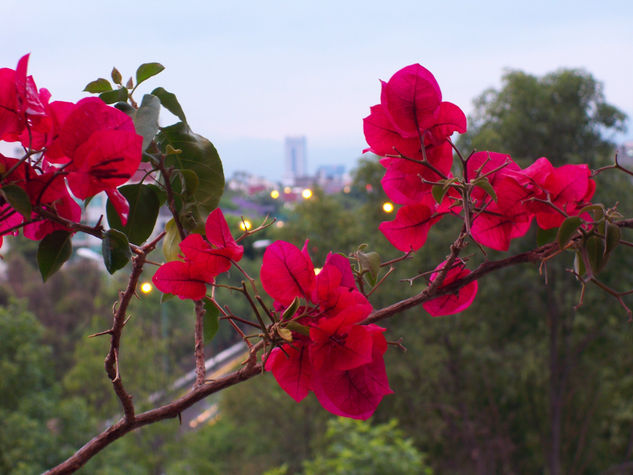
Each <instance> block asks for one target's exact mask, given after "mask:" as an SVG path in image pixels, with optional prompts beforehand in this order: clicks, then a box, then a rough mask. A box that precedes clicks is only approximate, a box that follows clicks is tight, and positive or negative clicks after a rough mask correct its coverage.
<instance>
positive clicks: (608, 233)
mask: <svg viewBox="0 0 633 475" xmlns="http://www.w3.org/2000/svg"><path fill="white" fill-rule="evenodd" d="M621 237H622V231H620V226H618V225H617V224H613V223H607V226H606V228H605V233H604V254H605V255H607V254H610V253H611V251H613V250H614V249H615V248H616V247H617V246H618V244H620V238H621Z"/></svg>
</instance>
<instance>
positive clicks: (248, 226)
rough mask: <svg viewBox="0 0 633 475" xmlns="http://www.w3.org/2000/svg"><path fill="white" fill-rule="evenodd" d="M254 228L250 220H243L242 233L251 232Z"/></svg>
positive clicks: (241, 224)
mask: <svg viewBox="0 0 633 475" xmlns="http://www.w3.org/2000/svg"><path fill="white" fill-rule="evenodd" d="M252 227H253V225H252V223H251V222H250V221H249V220H248V219H242V222H241V223H240V229H241V230H242V231H249V230H250V229H251V228H252Z"/></svg>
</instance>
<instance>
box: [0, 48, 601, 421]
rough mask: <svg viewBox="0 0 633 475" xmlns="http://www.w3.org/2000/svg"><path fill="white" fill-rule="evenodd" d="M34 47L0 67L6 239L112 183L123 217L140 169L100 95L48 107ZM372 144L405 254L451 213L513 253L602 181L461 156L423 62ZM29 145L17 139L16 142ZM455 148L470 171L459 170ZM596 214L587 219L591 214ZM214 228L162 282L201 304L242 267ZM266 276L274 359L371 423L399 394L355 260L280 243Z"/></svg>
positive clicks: (276, 366)
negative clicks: (17, 150) (32, 62)
mask: <svg viewBox="0 0 633 475" xmlns="http://www.w3.org/2000/svg"><path fill="white" fill-rule="evenodd" d="M27 61H28V55H27V56H25V57H23V58H22V59H21V60H20V61H19V63H18V66H17V68H16V69H15V70H13V69H8V68H4V69H0V140H3V141H7V142H15V143H16V145H17V146H20V147H21V148H22V149H23V151H24V153H23V154H22V156H21V157H19V158H13V157H6V156H3V155H0V173H1V174H2V178H1V181H0V186H1V191H2V196H1V197H0V239H1V236H3V235H6V234H13V235H15V234H17V233H18V231H19V230H20V229H21V230H22V232H23V234H24V236H26V237H28V238H30V239H36V240H40V239H42V238H43V237H45V236H46V235H47V234H49V233H51V232H52V231H55V230H57V229H66V230H69V231H72V229H71V228H69V224H70V223H78V222H79V221H80V219H81V208H80V207H79V205H78V204H77V202H76V199H79V200H85V199H88V198H90V197H92V196H94V195H96V194H97V193H100V192H103V191H105V192H106V193H107V195H108V197H109V199H110V201H111V202H112V204H113V205H114V207H115V209H116V210H117V212H118V214H119V216H120V218H121V221H122V222H123V223H124V224H125V221H126V220H127V213H128V209H129V208H128V206H129V205H128V202H127V201H126V199H125V198H124V197H123V195H122V194H121V193H120V192H119V191H118V190H117V187H118V186H120V185H122V184H124V183H125V182H126V181H128V179H129V178H130V177H131V176H132V175H133V174H134V173H135V172H136V171H137V169H138V168H139V165H140V162H141V158H142V141H143V139H142V137H141V136H140V135H138V134H137V133H136V131H135V128H134V123H133V121H132V119H131V118H130V117H129V116H128V115H127V114H125V113H124V112H122V111H120V110H118V109H116V108H114V107H110V106H108V105H106V104H105V103H104V102H102V101H101V100H100V99H98V98H86V99H82V100H80V101H79V102H77V103H70V102H62V101H54V102H51V101H50V97H51V94H50V93H49V92H48V91H47V90H46V89H39V90H38V89H37V87H36V85H35V82H34V80H33V78H32V77H31V76H28V75H27V72H26V70H27ZM364 130H365V137H366V139H367V142H368V144H369V149H368V150H369V151H371V152H373V153H375V154H377V155H380V156H382V157H384V158H382V160H381V163H382V165H383V166H384V167H385V169H386V172H385V175H384V178H383V179H382V185H383V187H384V190H385V192H386V194H387V195H388V196H389V197H390V199H391V200H393V201H394V202H395V203H396V204H399V205H401V207H400V208H399V210H398V212H397V215H396V218H395V219H394V220H393V221H389V222H384V223H382V224H381V226H380V230H381V231H382V233H383V234H384V235H385V237H386V238H387V239H388V240H389V242H390V243H391V244H392V245H393V246H394V247H396V248H397V249H399V250H401V251H404V252H409V251H415V250H417V249H419V248H421V247H422V246H423V245H424V243H425V241H426V238H427V235H428V232H429V229H430V228H431V226H433V225H434V224H435V223H437V222H438V221H439V220H441V219H442V218H443V217H445V216H448V215H451V216H454V217H458V218H459V219H460V220H462V221H463V222H464V228H465V235H466V236H468V237H469V238H471V239H472V240H474V241H475V242H477V243H478V244H480V245H482V246H487V247H489V248H492V249H496V250H500V251H505V250H507V249H508V247H509V245H510V241H511V240H512V239H514V238H517V237H520V236H523V235H524V234H525V233H526V232H527V231H528V229H529V227H530V224H531V222H532V220H533V219H535V220H536V222H537V223H538V226H539V227H540V228H541V229H552V228H556V227H559V226H560V225H561V223H562V222H563V221H564V220H565V219H567V218H569V217H571V216H576V215H578V214H580V213H581V211H582V209H583V208H584V207H586V206H587V205H588V204H589V200H590V199H591V197H592V195H593V193H594V189H595V183H594V181H593V180H591V178H590V176H591V175H590V170H589V168H588V167H587V166H586V165H565V166H562V167H559V168H555V167H553V166H552V165H551V163H550V162H549V161H548V160H547V159H546V158H540V159H538V160H537V161H536V162H534V163H533V164H532V165H530V166H529V167H527V168H525V169H521V168H520V167H519V166H518V165H517V164H516V163H515V162H514V161H513V160H512V159H511V158H510V156H508V155H504V154H501V153H495V152H477V153H473V154H471V155H470V156H469V157H468V158H463V157H462V156H461V155H460V154H459V152H458V151H457V150H456V149H455V147H454V146H453V143H452V142H451V140H450V136H451V135H452V134H453V133H454V132H459V133H464V132H465V131H466V118H465V116H464V113H463V112H462V111H461V110H460V109H459V107H457V106H456V105H454V104H451V103H450V102H443V101H442V95H441V92H440V88H439V86H438V84H437V82H436V80H435V78H434V77H433V75H432V74H431V73H430V72H429V71H428V70H426V69H425V68H423V67H422V66H420V65H411V66H407V67H405V68H403V69H402V70H400V71H398V72H397V73H396V74H394V76H393V77H392V78H391V79H390V80H389V81H388V82H383V83H382V92H381V100H380V104H378V105H375V106H373V107H372V108H371V113H370V115H369V116H368V117H366V118H365V120H364ZM18 144H19V145H18ZM454 153H457V154H458V156H459V158H460V161H461V164H462V170H461V174H460V176H454V175H453V173H452V170H453V160H454ZM587 221H590V220H587ZM205 234H206V235H205V236H203V235H201V234H196V233H192V234H189V235H188V236H187V237H186V238H185V239H184V240H182V242H180V250H181V254H180V260H175V261H171V262H167V263H165V264H164V265H162V266H161V267H159V269H158V270H157V271H156V273H155V275H154V278H153V281H154V283H155V285H156V287H157V288H158V289H159V290H161V291H162V292H165V293H171V294H175V295H177V296H178V297H180V298H182V299H192V300H202V299H204V298H205V297H206V295H207V287H208V286H209V285H213V284H214V281H215V278H216V277H217V276H218V275H219V274H221V273H223V272H226V271H228V270H229V269H230V268H231V266H233V265H235V264H237V262H238V261H239V260H240V259H241V257H242V255H243V248H242V246H241V245H239V244H238V243H237V241H236V240H235V239H234V238H233V236H232V235H231V233H230V230H229V227H228V225H227V222H226V220H225V218H224V216H223V214H222V212H221V210H219V209H216V210H214V211H213V212H211V213H210V214H209V216H208V218H207V221H206V226H205ZM445 265H446V261H445V262H443V263H441V264H440V265H439V266H438V267H437V268H436V269H435V271H434V273H433V274H431V276H430V279H429V281H430V282H433V281H434V280H435V279H436V277H437V276H438V275H440V273H442V274H443V281H442V283H441V286H446V285H448V284H450V283H451V282H454V281H455V280H457V279H461V278H463V277H465V276H467V275H468V274H469V273H470V271H469V270H468V269H467V267H466V263H465V262H464V261H462V260H460V259H452V260H451V261H450V268H449V269H446V270H445V271H442V270H443V268H444V267H445ZM260 279H261V283H262V286H263V288H264V290H265V291H266V292H267V293H268V294H269V296H270V297H272V299H273V301H274V304H273V308H272V309H270V313H271V315H273V320H274V321H275V323H274V324H272V325H271V326H270V327H269V328H267V329H266V331H267V335H266V339H267V341H268V342H272V343H273V345H274V348H273V349H272V350H271V351H268V352H266V353H265V355H264V358H265V364H264V367H265V369H266V370H267V371H271V372H272V373H273V375H274V376H275V378H276V379H277V381H278V382H279V384H280V385H281V387H282V388H283V389H284V390H285V391H286V392H287V393H288V394H289V395H290V396H291V397H293V398H294V399H295V400H297V401H300V400H301V399H303V398H304V397H305V396H306V395H307V394H308V393H309V392H310V391H313V392H314V393H315V395H316V397H317V399H318V400H319V402H320V403H321V404H322V406H323V407H324V408H325V409H327V410H328V411H330V412H332V413H334V414H337V415H341V416H346V417H353V418H359V419H365V418H367V417H370V416H371V415H372V414H373V413H374V411H375V410H376V407H377V406H378V404H379V403H380V401H381V399H382V397H383V396H384V395H386V394H389V393H391V392H392V391H391V389H390V388H389V383H388V381H387V375H386V372H385V364H384V360H383V355H384V353H385V351H386V349H387V342H386V340H385V337H384V334H383V333H384V331H385V329H384V328H382V327H379V326H377V325H375V324H366V322H365V320H366V319H367V317H368V316H369V315H370V313H371V312H372V310H373V309H372V306H371V304H370V303H369V301H368V300H367V298H366V297H365V295H363V293H361V292H360V291H359V290H358V289H357V286H356V276H355V275H354V272H353V271H352V267H351V265H350V261H349V260H348V259H347V258H346V257H343V256H342V255H339V254H329V255H328V257H327V259H326V261H325V263H324V265H323V267H322V269H321V270H320V272H315V268H314V265H313V263H312V260H311V258H310V256H309V255H308V252H307V246H304V248H303V249H302V250H300V249H298V248H297V247H295V246H294V245H292V244H290V243H287V242H283V241H277V242H275V243H273V244H271V245H270V246H269V247H268V248H267V249H266V251H265V253H264V258H263V264H262V268H261V272H260ZM476 292H477V282H476V281H473V282H471V283H469V284H467V285H465V286H463V287H462V288H461V289H459V291H457V292H455V293H453V294H448V295H443V296H441V297H437V298H434V299H430V300H427V301H426V302H425V303H424V304H423V306H424V308H425V309H426V311H427V312H428V313H429V314H431V315H433V316H439V315H448V314H454V313H458V312H461V311H462V310H464V309H465V308H467V307H468V306H469V305H470V304H471V303H472V302H473V300H474V298H475V294H476Z"/></svg>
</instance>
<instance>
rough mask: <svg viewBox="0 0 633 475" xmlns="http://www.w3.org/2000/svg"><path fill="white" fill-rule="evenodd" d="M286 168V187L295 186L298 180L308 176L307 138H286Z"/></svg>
mask: <svg viewBox="0 0 633 475" xmlns="http://www.w3.org/2000/svg"><path fill="white" fill-rule="evenodd" d="M284 168H285V170H284V179H283V181H284V184H285V185H291V186H292V185H295V184H296V182H297V181H298V180H297V179H299V178H302V177H305V176H306V175H307V174H308V158H307V155H306V138H305V136H299V137H286V144H285V167H284Z"/></svg>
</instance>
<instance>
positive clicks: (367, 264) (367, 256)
mask: <svg viewBox="0 0 633 475" xmlns="http://www.w3.org/2000/svg"><path fill="white" fill-rule="evenodd" d="M358 262H359V264H360V270H361V272H367V280H368V281H369V284H370V285H372V286H374V285H376V280H377V279H378V273H379V272H380V254H378V253H377V252H368V253H364V252H359V253H358Z"/></svg>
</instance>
